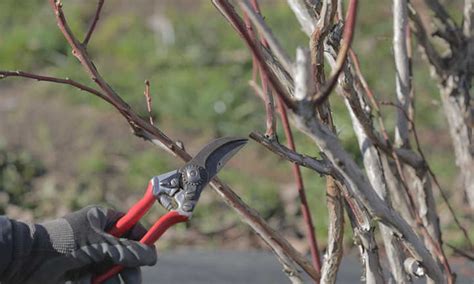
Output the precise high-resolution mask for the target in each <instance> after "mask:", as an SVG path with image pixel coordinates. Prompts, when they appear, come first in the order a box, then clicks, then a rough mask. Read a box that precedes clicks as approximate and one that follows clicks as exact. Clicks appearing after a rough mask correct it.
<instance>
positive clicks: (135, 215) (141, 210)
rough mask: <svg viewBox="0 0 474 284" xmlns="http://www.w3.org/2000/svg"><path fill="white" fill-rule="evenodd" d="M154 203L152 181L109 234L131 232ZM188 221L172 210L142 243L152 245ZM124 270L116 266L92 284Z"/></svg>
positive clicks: (150, 230)
mask: <svg viewBox="0 0 474 284" xmlns="http://www.w3.org/2000/svg"><path fill="white" fill-rule="evenodd" d="M154 201H155V197H154V196H153V185H152V182H151V181H150V183H149V184H148V188H147V191H146V193H145V196H144V197H143V198H142V199H141V200H140V201H138V202H137V203H136V204H135V205H134V206H132V208H130V210H129V211H128V212H127V214H125V215H124V216H123V217H122V218H120V219H119V220H118V221H117V223H116V224H115V225H114V227H112V229H111V230H109V232H108V233H109V234H111V235H113V236H116V237H120V236H122V235H123V234H124V233H125V232H127V231H128V230H130V229H131V228H132V227H133V225H135V224H136V223H138V221H139V220H140V219H141V217H143V215H144V214H145V213H146V212H147V211H148V210H149V209H150V207H151V206H152V205H153V203H154ZM188 219H189V217H188V216H186V215H182V214H180V213H179V212H178V211H174V210H172V211H170V212H168V213H166V214H165V215H163V216H161V217H160V219H158V221H157V222H156V223H155V224H154V225H153V226H152V227H151V228H150V229H149V230H148V232H147V233H146V234H145V235H144V236H143V237H142V238H141V240H140V243H142V244H146V245H152V244H154V243H155V242H156V241H157V240H158V239H159V238H160V237H161V236H162V235H163V234H164V233H165V232H166V230H168V228H169V227H171V226H173V225H174V224H177V223H180V222H186V221H187V220H188ZM124 268H125V267H124V266H122V265H115V266H113V267H112V268H110V269H109V270H107V271H106V272H105V273H103V274H101V275H98V276H96V277H94V278H93V279H92V284H99V283H102V282H104V281H105V280H107V279H109V278H111V277H113V276H114V275H115V274H117V273H119V272H120V271H122V270H123V269H124Z"/></svg>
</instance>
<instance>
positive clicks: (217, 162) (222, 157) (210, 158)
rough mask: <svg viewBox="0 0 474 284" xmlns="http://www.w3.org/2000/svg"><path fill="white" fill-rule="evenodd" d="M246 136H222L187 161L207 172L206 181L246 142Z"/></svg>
mask: <svg viewBox="0 0 474 284" xmlns="http://www.w3.org/2000/svg"><path fill="white" fill-rule="evenodd" d="M247 141H248V139H246V138H237V137H224V138H219V139H216V140H214V141H212V142H211V143H209V144H207V145H206V146H205V147H204V148H203V149H202V150H201V151H199V153H198V154H197V155H196V156H195V157H194V158H193V159H192V160H191V161H189V162H188V163H187V165H188V164H193V165H196V166H200V167H202V168H204V169H205V170H206V172H207V178H208V181H209V180H211V179H212V178H213V177H214V176H215V175H217V173H218V172H219V171H220V170H221V169H222V168H223V167H224V165H225V164H226V163H227V162H228V161H229V160H230V159H231V158H232V157H233V156H234V155H235V154H236V153H237V152H238V151H239V150H240V149H241V148H242V147H243V146H244V145H245V144H246V143H247Z"/></svg>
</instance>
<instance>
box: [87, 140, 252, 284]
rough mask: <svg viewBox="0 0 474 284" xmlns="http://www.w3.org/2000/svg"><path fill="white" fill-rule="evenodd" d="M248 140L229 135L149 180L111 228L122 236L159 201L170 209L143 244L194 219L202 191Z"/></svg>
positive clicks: (105, 275) (102, 278)
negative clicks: (138, 196) (187, 160)
mask: <svg viewBox="0 0 474 284" xmlns="http://www.w3.org/2000/svg"><path fill="white" fill-rule="evenodd" d="M246 143H247V139H245V138H234V137H225V138H219V139H216V140H214V141H212V142H210V143H209V144H207V145H206V146H205V147H204V148H203V149H202V150H201V151H199V153H198V154H197V155H196V156H195V157H194V158H193V159H191V160H190V161H189V162H187V163H186V164H185V165H184V166H182V167H181V168H179V169H177V170H174V171H170V172H167V173H165V174H162V175H158V176H154V177H153V178H152V179H151V180H150V182H149V183H148V187H147V189H146V192H145V195H144V196H143V198H142V199H140V200H139V201H138V202H137V203H135V205H133V206H132V207H131V208H130V209H129V211H128V212H127V213H126V214H125V215H124V216H123V217H122V218H120V219H119V220H118V221H117V222H116V223H115V224H114V226H113V227H112V228H111V229H110V230H109V231H108V233H109V234H111V235H113V236H115V237H120V236H122V235H123V234H125V233H126V232H127V231H128V230H130V229H131V228H132V227H133V226H134V225H135V224H136V223H138V221H139V220H140V219H141V218H142V217H143V215H145V213H146V212H147V211H148V210H149V209H150V208H151V206H152V205H153V204H154V202H155V200H156V201H158V202H159V203H160V204H161V205H162V206H163V207H164V208H165V209H166V210H168V212H167V213H166V214H165V215H163V216H161V217H160V218H159V219H158V221H157V222H156V223H155V224H154V225H153V226H152V227H151V228H150V229H149V230H148V232H147V233H146V234H145V235H144V236H143V238H142V239H141V240H140V242H141V243H143V244H147V245H152V244H154V243H155V242H156V241H157V240H158V239H159V238H160V237H161V236H162V235H163V234H164V233H165V232H166V230H167V229H168V228H169V227H171V226H173V225H174V224H177V223H180V222H186V221H187V220H188V219H189V218H191V216H192V214H193V211H194V208H195V207H196V204H197V202H198V200H199V197H200V196H201V192H202V190H203V189H204V188H205V187H206V185H207V184H208V183H209V182H210V181H211V180H212V178H214V176H216V175H217V173H218V172H219V171H220V170H221V169H222V168H223V167H224V165H225V164H226V163H227V161H229V160H230V158H232V156H234V155H235V154H236V153H237V152H238V151H239V150H240V149H241V148H242V147H243V146H244V145H245V144H246ZM122 269H124V267H123V266H120V265H116V266H114V267H112V268H111V269H109V270H108V271H106V272H105V273H103V274H101V275H99V276H97V277H95V278H94V279H93V280H92V283H94V284H98V283H102V282H104V281H105V280H107V279H109V278H110V277H112V276H114V275H115V274H117V273H118V272H120V271H121V270H122Z"/></svg>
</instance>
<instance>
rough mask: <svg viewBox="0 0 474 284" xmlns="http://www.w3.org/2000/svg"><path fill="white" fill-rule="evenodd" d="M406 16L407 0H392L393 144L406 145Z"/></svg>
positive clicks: (408, 81)
mask: <svg viewBox="0 0 474 284" xmlns="http://www.w3.org/2000/svg"><path fill="white" fill-rule="evenodd" d="M407 26H408V16H407V2H406V1H404V0H394V1H393V55H394V57H395V69H396V72H395V73H396V92H397V103H398V104H399V105H400V107H401V109H398V110H397V111H398V113H397V124H396V128H395V145H396V146H398V147H408V145H409V142H410V140H409V133H408V120H407V117H405V114H404V113H403V111H405V112H406V113H408V111H409V109H410V105H411V104H412V102H411V99H410V91H411V78H410V69H409V64H408V62H409V61H408V51H407V42H406V34H407Z"/></svg>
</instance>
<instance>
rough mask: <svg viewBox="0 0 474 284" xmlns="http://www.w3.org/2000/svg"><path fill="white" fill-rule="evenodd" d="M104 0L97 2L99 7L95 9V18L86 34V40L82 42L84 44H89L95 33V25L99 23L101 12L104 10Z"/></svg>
mask: <svg viewBox="0 0 474 284" xmlns="http://www.w3.org/2000/svg"><path fill="white" fill-rule="evenodd" d="M104 2H105V0H99V1H98V2H97V9H96V10H95V15H94V18H93V19H92V23H91V25H90V27H89V30H88V31H87V34H86V36H85V37H84V41H82V44H83V45H84V46H87V45H88V44H89V41H90V39H91V36H92V34H93V33H94V30H95V26H96V25H97V22H98V21H99V16H100V12H101V11H102V6H104Z"/></svg>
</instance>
